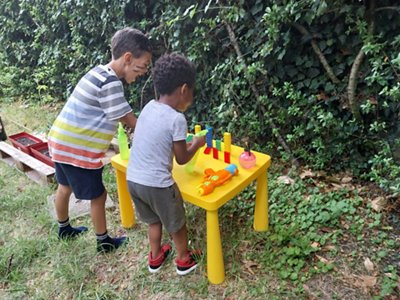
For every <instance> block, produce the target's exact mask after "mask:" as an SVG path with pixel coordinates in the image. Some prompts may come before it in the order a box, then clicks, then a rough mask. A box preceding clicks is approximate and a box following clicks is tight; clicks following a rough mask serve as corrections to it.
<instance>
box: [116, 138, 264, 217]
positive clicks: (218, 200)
mask: <svg viewBox="0 0 400 300" xmlns="http://www.w3.org/2000/svg"><path fill="white" fill-rule="evenodd" d="M204 149H205V148H204V147H203V148H201V149H199V150H198V151H200V153H199V156H198V158H197V162H196V165H195V167H194V171H193V172H192V173H189V172H187V171H186V170H185V165H178V164H177V163H176V161H175V160H174V165H173V169H172V176H173V178H174V180H175V181H176V183H177V184H178V186H179V190H180V191H181V193H182V197H183V199H184V200H185V201H187V202H190V203H192V204H194V205H196V206H199V207H201V208H203V209H205V210H217V209H218V208H219V207H221V206H222V205H224V204H225V203H226V202H228V201H229V200H230V199H232V198H233V197H234V196H236V195H237V194H238V193H239V192H240V191H242V190H243V189H244V188H246V187H247V186H248V185H249V184H250V183H251V182H252V181H253V180H255V179H257V177H258V176H259V175H260V174H261V173H262V172H266V170H267V169H268V168H269V166H270V164H271V157H270V156H269V155H267V154H263V153H260V152H256V151H252V153H253V154H254V155H255V156H256V158H257V159H256V165H255V166H254V167H252V168H251V169H244V168H242V167H241V166H240V165H239V155H240V154H241V153H242V152H243V151H244V150H243V148H242V147H238V146H234V145H232V146H231V158H230V162H231V163H233V164H236V165H237V166H238V169H239V174H238V175H237V176H233V177H232V178H231V180H229V181H228V182H226V183H225V184H224V185H222V186H219V187H216V188H215V189H214V191H213V192H212V193H211V194H208V195H205V196H201V195H200V194H199V193H198V191H197V187H198V185H199V184H200V183H201V182H202V179H203V176H204V170H205V169H207V168H211V169H214V171H218V170H220V169H224V168H225V167H226V166H227V165H228V164H227V163H225V162H224V152H223V151H219V153H218V154H219V159H218V160H217V159H214V158H213V155H212V152H211V153H210V154H204ZM111 163H112V165H113V167H114V168H116V169H118V170H120V171H122V172H123V173H126V167H127V165H128V161H126V160H122V159H121V158H120V156H119V155H116V156H114V157H113V158H112V160H111Z"/></svg>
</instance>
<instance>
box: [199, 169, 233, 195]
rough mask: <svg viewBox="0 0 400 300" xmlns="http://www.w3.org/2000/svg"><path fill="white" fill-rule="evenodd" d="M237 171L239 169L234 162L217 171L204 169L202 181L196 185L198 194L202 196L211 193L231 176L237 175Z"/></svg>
mask: <svg viewBox="0 0 400 300" xmlns="http://www.w3.org/2000/svg"><path fill="white" fill-rule="evenodd" d="M238 172H239V170H238V168H237V166H236V165H235V164H230V165H229V166H227V167H226V168H225V169H222V170H218V171H217V172H215V171H214V170H213V169H205V170H204V174H205V175H204V180H203V183H202V184H200V185H199V186H198V191H199V194H200V195H202V196H203V195H208V194H210V193H212V191H213V190H214V189H215V188H216V187H217V186H220V185H223V184H224V183H225V182H227V181H228V180H230V179H231V178H232V176H234V175H237V174H238Z"/></svg>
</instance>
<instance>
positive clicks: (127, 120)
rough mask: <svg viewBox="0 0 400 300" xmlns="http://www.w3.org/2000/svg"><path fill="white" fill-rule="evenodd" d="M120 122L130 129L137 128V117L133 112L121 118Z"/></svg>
mask: <svg viewBox="0 0 400 300" xmlns="http://www.w3.org/2000/svg"><path fill="white" fill-rule="evenodd" d="M119 121H120V122H121V123H123V124H125V125H127V126H128V127H130V128H135V126H136V121H137V118H136V117H135V115H134V114H133V113H132V112H130V113H127V114H126V115H125V116H123V117H122V118H120V119H119Z"/></svg>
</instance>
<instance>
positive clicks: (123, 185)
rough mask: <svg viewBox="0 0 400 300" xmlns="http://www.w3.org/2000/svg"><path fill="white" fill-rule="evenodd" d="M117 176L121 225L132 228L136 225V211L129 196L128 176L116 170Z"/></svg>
mask: <svg viewBox="0 0 400 300" xmlns="http://www.w3.org/2000/svg"><path fill="white" fill-rule="evenodd" d="M116 174H117V188H118V199H119V212H120V214H121V224H122V227H124V228H132V227H133V226H134V225H135V211H134V210H133V203H132V200H131V196H130V195H129V190H128V183H127V182H126V175H125V173H124V172H122V171H120V170H118V169H116Z"/></svg>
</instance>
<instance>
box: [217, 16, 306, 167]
mask: <svg viewBox="0 0 400 300" xmlns="http://www.w3.org/2000/svg"><path fill="white" fill-rule="evenodd" d="M223 23H224V24H225V28H226V30H227V31H228V35H229V39H230V41H231V43H232V45H233V48H234V49H235V52H236V56H237V58H238V61H239V62H240V63H241V64H242V65H243V68H244V71H245V72H244V75H245V77H246V79H247V81H248V83H249V85H250V88H251V90H252V92H253V94H254V96H255V97H256V99H257V101H259V100H260V93H259V92H258V90H257V88H256V86H255V85H254V83H253V82H252V81H251V80H250V78H249V76H248V72H247V70H248V67H247V64H246V62H245V60H244V58H243V54H242V51H241V50H240V47H239V43H238V41H237V38H236V35H235V32H234V31H233V29H232V26H231V25H230V24H229V23H228V22H226V21H223ZM260 109H261V112H262V113H263V115H266V114H267V122H268V123H269V124H270V126H271V127H272V129H273V133H274V134H275V135H276V137H277V139H278V142H279V144H281V146H282V147H283V149H285V151H286V152H287V153H289V155H290V157H291V160H292V164H293V165H294V166H295V167H298V166H299V162H298V161H297V160H296V158H295V157H294V156H293V154H292V151H291V149H290V147H289V146H288V145H287V143H286V141H285V139H284V138H283V137H282V135H281V134H280V133H279V128H278V127H277V126H276V124H275V123H274V121H273V120H272V118H271V117H270V116H268V112H267V111H266V109H265V107H264V106H262V105H260Z"/></svg>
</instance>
